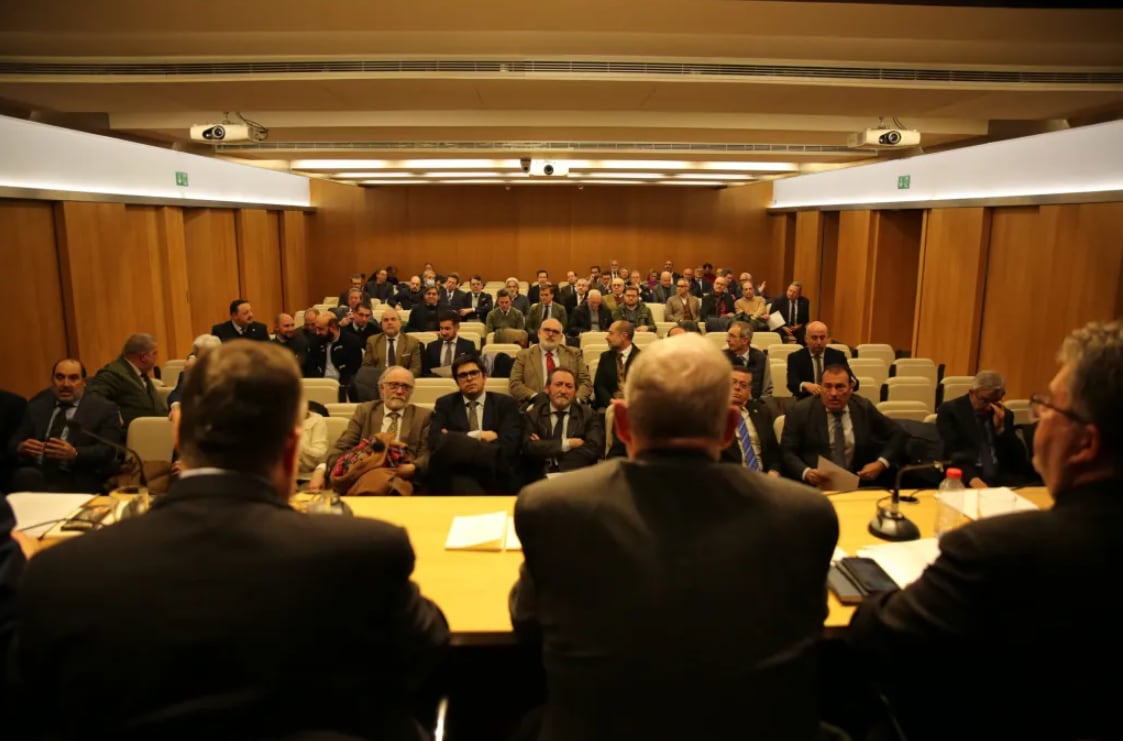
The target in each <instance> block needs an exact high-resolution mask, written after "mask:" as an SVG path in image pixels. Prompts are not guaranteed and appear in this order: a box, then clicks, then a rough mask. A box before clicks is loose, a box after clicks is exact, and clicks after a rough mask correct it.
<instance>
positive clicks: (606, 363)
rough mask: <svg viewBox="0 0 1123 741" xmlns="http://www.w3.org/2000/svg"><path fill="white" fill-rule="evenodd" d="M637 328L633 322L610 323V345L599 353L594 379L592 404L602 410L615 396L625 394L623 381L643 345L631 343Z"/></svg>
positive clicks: (619, 396)
mask: <svg viewBox="0 0 1123 741" xmlns="http://www.w3.org/2000/svg"><path fill="white" fill-rule="evenodd" d="M633 337H635V328H634V327H632V324H631V323H630V322H625V321H618V322H613V323H612V324H611V325H609V327H608V336H607V337H605V339H607V340H608V349H607V350H605V351H604V352H602V353H601V354H600V362H598V363H597V374H596V377H595V378H594V379H593V406H594V407H596V408H597V409H598V410H601V411H603V410H604V409H605V407H607V406H608V405H609V404H611V403H612V400H613V399H623V398H624V382H625V381H626V380H627V378H628V371H630V370H631V369H632V363H634V362H636V358H638V357H639V354H640V349H639V348H638V347H636V346H635V345H634V344H632V338H633Z"/></svg>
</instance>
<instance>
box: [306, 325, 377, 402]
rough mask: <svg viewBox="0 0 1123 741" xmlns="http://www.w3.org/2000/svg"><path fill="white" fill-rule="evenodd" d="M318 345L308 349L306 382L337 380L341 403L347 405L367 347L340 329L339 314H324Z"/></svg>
mask: <svg viewBox="0 0 1123 741" xmlns="http://www.w3.org/2000/svg"><path fill="white" fill-rule="evenodd" d="M316 336H317V338H318V341H317V342H316V344H314V345H312V347H310V348H308V357H307V358H305V360H304V377H305V378H334V379H335V380H337V381H339V400H340V401H347V387H348V386H350V385H351V380H352V379H353V378H354V377H355V373H356V372H358V370H359V366H360V365H362V363H363V345H362V343H361V342H360V341H359V338H358V337H356V336H355V335H354V333H350V334H345V333H344V332H342V331H341V330H340V328H339V320H338V319H336V318H335V314H332V313H331V312H324V313H323V314H321V315H320V317H319V318H318V319H317V320H316Z"/></svg>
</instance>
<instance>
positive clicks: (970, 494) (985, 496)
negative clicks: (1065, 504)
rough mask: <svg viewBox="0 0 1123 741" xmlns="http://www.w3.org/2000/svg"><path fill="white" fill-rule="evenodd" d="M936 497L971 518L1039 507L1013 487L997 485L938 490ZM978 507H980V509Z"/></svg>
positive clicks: (1006, 513) (975, 518) (1031, 509)
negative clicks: (988, 487) (951, 490)
mask: <svg viewBox="0 0 1123 741" xmlns="http://www.w3.org/2000/svg"><path fill="white" fill-rule="evenodd" d="M936 498H937V499H939V500H940V501H941V502H943V503H945V504H946V505H948V506H949V507H951V508H952V509H954V510H956V511H957V512H959V513H960V514H963V515H966V516H967V517H969V518H971V519H972V520H978V519H981V518H982V517H994V516H995V515H1008V514H1010V513H1012V512H1032V511H1033V510H1035V509H1039V507H1038V506H1037V505H1036V504H1034V503H1033V502H1031V501H1029V500H1028V499H1026V498H1025V497H1023V496H1022V495H1021V494H1018V493H1017V492H1015V491H1014V490H1013V489H1009V488H1007V487H1005V486H999V487H996V488H993V489H969V488H968V489H963V490H961V491H953V492H940V493H937V494H936ZM980 507H981V508H982V509H981V510H980Z"/></svg>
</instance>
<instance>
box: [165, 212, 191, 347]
mask: <svg viewBox="0 0 1123 741" xmlns="http://www.w3.org/2000/svg"><path fill="white" fill-rule="evenodd" d="M156 231H157V235H158V238H159V249H158V250H157V252H158V254H159V259H160V274H161V278H162V294H163V300H164V316H165V319H166V326H165V331H164V334H163V337H164V346H165V351H164V359H165V360H167V359H171V358H182V357H186V356H187V354H188V353H189V352H191V345H192V341H193V340H194V338H195V335H194V333H193V332H192V331H191V329H192V328H191V293H190V290H189V289H188V282H187V245H186V243H185V242H184V239H183V209H182V208H177V207H174V206H171V207H161V208H158V209H157V210H156Z"/></svg>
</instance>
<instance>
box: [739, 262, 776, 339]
mask: <svg viewBox="0 0 1123 741" xmlns="http://www.w3.org/2000/svg"><path fill="white" fill-rule="evenodd" d="M746 275H748V273H746ZM733 311H734V312H735V313H736V314H737V318H738V319H744V320H745V321H747V322H749V324H751V325H752V327H753V329H754V330H760V331H761V332H766V331H768V304H767V303H765V301H764V299H763V298H761V297H760V296H757V295H756V291H755V290H754V289H753V282H752V281H751V280H746V281H743V282H742V283H741V298H739V299H737V301H736V302H735V303H734V304H733Z"/></svg>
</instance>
